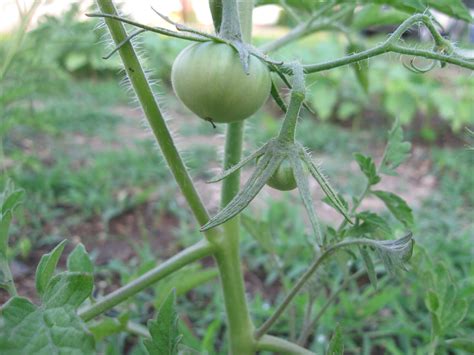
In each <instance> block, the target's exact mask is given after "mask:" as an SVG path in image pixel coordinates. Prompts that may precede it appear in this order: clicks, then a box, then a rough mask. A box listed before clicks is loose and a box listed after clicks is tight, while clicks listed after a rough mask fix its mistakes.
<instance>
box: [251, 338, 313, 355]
mask: <svg viewBox="0 0 474 355" xmlns="http://www.w3.org/2000/svg"><path fill="white" fill-rule="evenodd" d="M257 350H266V351H272V352H276V353H282V354H294V355H314V353H313V352H311V351H309V350H306V349H305V348H302V347H301V346H299V345H297V344H295V343H292V342H289V341H287V340H284V339H281V338H278V337H275V336H271V335H264V336H262V337H261V339H260V340H259V341H258V342H257Z"/></svg>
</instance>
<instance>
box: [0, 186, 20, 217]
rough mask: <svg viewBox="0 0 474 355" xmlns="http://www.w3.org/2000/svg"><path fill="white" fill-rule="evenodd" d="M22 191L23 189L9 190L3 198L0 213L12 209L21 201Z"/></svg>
mask: <svg viewBox="0 0 474 355" xmlns="http://www.w3.org/2000/svg"><path fill="white" fill-rule="evenodd" d="M24 193H25V191H23V190H14V191H11V192H10V193H9V194H8V196H6V198H5V199H4V200H3V203H2V211H1V212H2V214H4V213H6V212H8V211H13V210H14V209H15V208H16V207H17V206H18V205H19V204H20V203H21V200H22V198H23V195H24Z"/></svg>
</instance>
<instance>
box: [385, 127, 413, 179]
mask: <svg viewBox="0 0 474 355" xmlns="http://www.w3.org/2000/svg"><path fill="white" fill-rule="evenodd" d="M410 151H411V144H410V143H409V142H405V141H404V140H403V130H402V128H401V126H400V121H399V120H396V121H395V123H394V124H393V127H392V129H391V130H390V132H389V136H388V143H387V147H386V148H385V152H384V158H383V160H382V164H381V169H380V171H381V172H382V173H384V174H386V175H397V172H396V171H395V169H396V168H398V167H399V166H400V164H402V163H403V162H405V161H406V160H407V159H408V157H409V156H410Z"/></svg>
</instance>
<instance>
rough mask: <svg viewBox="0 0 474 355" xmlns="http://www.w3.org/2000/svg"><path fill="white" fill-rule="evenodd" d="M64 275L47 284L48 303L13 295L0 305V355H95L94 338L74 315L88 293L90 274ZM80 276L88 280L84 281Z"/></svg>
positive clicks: (90, 287)
mask: <svg viewBox="0 0 474 355" xmlns="http://www.w3.org/2000/svg"><path fill="white" fill-rule="evenodd" d="M66 274H69V273H64V275H61V274H60V275H57V276H56V277H55V278H54V279H53V280H55V281H54V282H50V283H49V285H48V289H47V290H46V293H47V294H48V295H49V296H48V298H49V302H46V303H44V304H43V305H42V306H40V307H38V306H36V305H34V304H32V303H31V302H30V301H29V300H27V299H26V298H22V297H13V298H11V299H10V300H9V301H8V302H7V303H6V304H5V305H4V306H3V307H2V317H1V322H0V324H1V325H0V349H2V354H8V355H24V354H44V355H49V354H77V355H82V354H95V344H94V338H93V337H92V335H91V334H90V333H89V332H88V331H87V328H86V327H85V324H84V323H83V321H82V320H81V319H80V318H79V316H78V315H77V314H76V308H77V306H78V305H79V304H80V303H82V301H83V300H84V299H85V298H87V297H88V296H89V295H90V291H91V290H92V277H91V276H90V275H80V274H73V275H67V276H66ZM83 277H86V278H88V281H87V282H84V280H83ZM78 280H80V282H77V281H78ZM83 287H86V289H87V291H85V290H84V289H83ZM87 292H89V294H87Z"/></svg>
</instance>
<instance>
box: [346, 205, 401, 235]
mask: <svg viewBox="0 0 474 355" xmlns="http://www.w3.org/2000/svg"><path fill="white" fill-rule="evenodd" d="M356 218H357V219H358V220H360V221H362V222H363V223H362V224H359V225H358V226H355V227H353V228H352V231H350V232H349V233H350V234H351V235H354V236H361V235H363V234H369V235H372V236H374V237H378V238H380V236H382V237H384V238H390V237H392V235H393V232H392V228H390V225H389V224H388V223H387V221H386V220H385V219H383V218H382V217H380V216H379V215H377V214H375V213H373V212H369V211H364V212H361V213H358V214H357V215H356Z"/></svg>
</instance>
